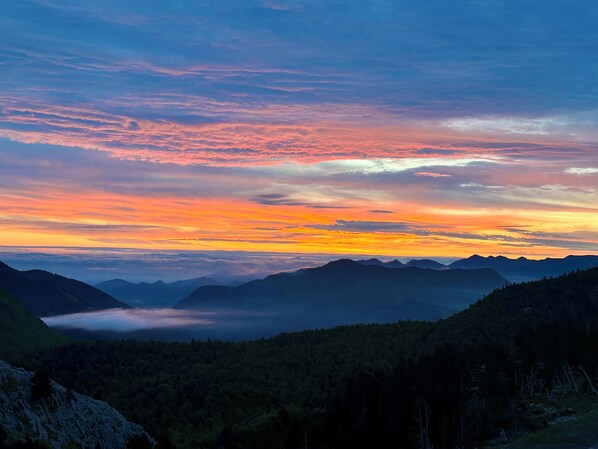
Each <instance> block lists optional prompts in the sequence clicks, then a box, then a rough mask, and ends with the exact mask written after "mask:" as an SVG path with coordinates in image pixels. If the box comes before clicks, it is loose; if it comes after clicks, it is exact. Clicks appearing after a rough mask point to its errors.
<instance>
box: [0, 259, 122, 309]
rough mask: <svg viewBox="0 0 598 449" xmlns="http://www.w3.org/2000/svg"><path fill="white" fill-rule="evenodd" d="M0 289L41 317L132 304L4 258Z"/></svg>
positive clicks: (0, 274) (0, 275)
mask: <svg viewBox="0 0 598 449" xmlns="http://www.w3.org/2000/svg"><path fill="white" fill-rule="evenodd" d="M0 289H2V290H4V291H5V292H6V293H8V294H9V295H10V296H12V297H13V298H15V299H17V300H18V301H19V302H20V303H21V304H23V305H24V306H25V308H26V309H27V310H28V311H29V312H30V313H32V314H33V315H35V316H38V317H40V316H49V315H61V314H66V313H75V312H85V311H90V310H100V309H113V308H128V307H129V306H128V305H127V304H124V303H122V302H120V301H117V300H116V299H114V298H113V297H112V296H110V295H107V294H106V293H104V292H102V291H100V290H98V289H97V288H94V287H92V286H91V285H87V284H85V283H83V282H80V281H76V280H74V279H69V278H65V277H62V276H59V275H57V274H52V273H48V272H47V271H42V270H31V271H18V270H15V269H14V268H11V267H9V266H8V265H6V264H4V263H2V262H0Z"/></svg>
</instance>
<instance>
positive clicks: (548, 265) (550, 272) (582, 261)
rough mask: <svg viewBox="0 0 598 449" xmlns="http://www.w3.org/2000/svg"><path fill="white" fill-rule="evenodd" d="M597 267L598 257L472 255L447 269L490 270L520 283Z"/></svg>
mask: <svg viewBox="0 0 598 449" xmlns="http://www.w3.org/2000/svg"><path fill="white" fill-rule="evenodd" d="M593 267H598V256H567V257H565V258H563V259H553V258H547V259H543V260H531V259H526V258H525V257H519V258H517V259H509V258H508V257H504V256H496V257H495V256H489V257H482V256H479V255H477V254H474V255H473V256H471V257H468V258H467V259H461V260H458V261H456V262H453V263H451V264H450V265H449V268H462V269H467V270H469V269H473V268H491V269H493V270H494V271H496V272H497V273H500V274H501V275H502V276H504V277H505V278H507V279H509V281H514V282H520V281H529V280H535V279H541V278H543V277H555V276H560V275H562V274H565V273H569V272H571V271H575V270H585V269H588V268H593Z"/></svg>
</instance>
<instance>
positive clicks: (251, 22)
mask: <svg viewBox="0 0 598 449" xmlns="http://www.w3.org/2000/svg"><path fill="white" fill-rule="evenodd" d="M596 54H598V6H597V5H596V4H595V2H590V1H579V2H573V3H572V2H565V1H545V2H537V1H486V2H479V1H478V2H474V1H457V2H446V1H439V0H438V1H427V2H415V1H349V2H347V1H322V0H318V1H303V2H302V1H294V2H290V1H289V2H283V1H251V0H245V1H226V2H222V1H168V2H165V1H143V2H141V1H136V2H135V1H131V2H120V1H102V2H90V1H52V0H43V1H26V0H25V1H16V2H3V3H1V4H0V68H1V74H0V138H1V140H0V162H1V165H0V176H1V178H0V206H1V207H2V208H3V209H4V210H5V211H6V212H5V214H4V216H3V217H2V230H0V245H7V246H11V245H19V246H27V245H33V246H35V245H46V246H47V245H51V244H53V243H54V244H57V245H62V246H71V245H72V246H90V247H93V246H101V245H108V246H120V247H129V246H133V247H136V248H154V247H160V248H170V249H172V248H176V249H185V248H187V249H194V250H195V249H209V250H226V249H234V250H249V251H292V252H309V253H316V252H322V253H372V254H389V255H390V254H391V253H392V254H399V255H400V254H414V253H415V250H417V251H420V252H421V255H444V256H464V255H467V254H469V253H471V252H474V251H477V252H481V253H485V254H490V253H498V252H502V253H508V254H526V255H530V256H546V255H562V254H565V253H568V252H578V253H579V252H593V251H594V252H595V251H596V250H597V249H598V224H597V223H598V216H597V213H598V212H597V209H596V205H597V204H598V194H597V190H598V153H597V151H598V148H597V142H598V135H597V132H596V129H598V127H597V125H598V123H597V121H598V112H597V111H598V86H597V81H596V80H598V62H596ZM77 195H78V197H77ZM32 198H33V199H34V200H35V201H33V202H32V204H31V205H27V206H25V204H27V201H28V200H30V199H32ZM86 198H87V199H89V198H92V199H93V204H94V206H95V210H92V208H91V207H89V206H86V205H85V204H86ZM87 203H89V201H87ZM150 206H151V207H150ZM200 209H201V210H202V211H209V212H210V213H202V214H199V213H198V214H193V213H189V211H190V210H200ZM374 211H377V212H374ZM380 211H383V212H380ZM94 214H95V216H94ZM339 223H345V225H339ZM347 223H350V225H347ZM422 229H423V230H424V231H422ZM517 229H519V230H520V231H517ZM391 230H392V232H391ZM224 231H226V233H227V234H226V236H224V235H223V232H224ZM275 242H278V243H275Z"/></svg>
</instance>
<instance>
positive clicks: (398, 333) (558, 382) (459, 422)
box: [28, 262, 598, 449]
mask: <svg viewBox="0 0 598 449" xmlns="http://www.w3.org/2000/svg"><path fill="white" fill-rule="evenodd" d="M343 265H347V266H348V265H349V264H347V263H345V262H343V263H340V264H338V263H332V266H331V267H328V268H327V269H329V270H331V271H340V269H341V268H342V266H343ZM323 268H324V267H323ZM371 269H376V270H377V271H380V270H390V271H392V270H393V269H385V268H383V267H375V266H374V267H371ZM315 270H317V271H315V274H314V273H311V274H310V276H315V275H316V274H318V273H319V274H318V275H321V276H324V274H322V270H318V269H315ZM404 270H410V269H404ZM396 271H397V272H400V271H401V270H396ZM355 272H357V270H355ZM442 272H444V273H450V270H444V271H442ZM293 275H295V276H297V277H301V276H302V275H304V273H303V274H302V272H299V273H296V274H293V273H288V274H285V276H283V277H287V278H289V277H292V276H293ZM308 285H309V284H308ZM597 329H598V268H594V269H589V270H585V271H580V272H575V273H572V274H568V275H564V276H561V277H559V278H554V279H545V280H539V281H535V282H529V283H521V284H511V285H508V286H506V287H504V288H502V289H498V290H496V291H494V292H492V293H491V294H489V295H487V296H486V297H485V298H484V299H482V300H480V301H478V302H476V303H475V304H474V305H472V306H471V307H469V308H468V309H467V310H465V311H463V312H460V313H458V314H456V315H454V316H452V317H450V318H448V319H446V320H442V321H440V322H437V323H425V322H399V323H393V324H371V325H356V326H343V327H336V328H334V329H326V330H312V331H304V332H299V333H285V334H281V335H278V336H276V337H273V338H270V339H260V340H256V341H249V342H243V343H230V342H219V341H214V340H211V341H204V342H200V341H195V342H193V343H190V344H180V343H178V344H164V343H158V342H146V343H142V342H138V341H119V342H107V341H105V342H96V343H94V344H93V345H82V344H72V345H68V346H65V347H62V348H58V349H53V350H51V351H47V352H44V353H42V354H40V356H39V358H37V359H29V360H28V365H29V366H34V365H35V364H36V363H39V362H40V361H42V362H43V363H45V364H46V365H47V366H48V368H49V369H50V370H51V371H52V372H53V373H55V375H56V376H57V379H59V380H60V381H61V382H63V383H67V382H68V385H69V386H71V387H72V388H74V389H76V390H77V391H81V392H83V393H85V394H89V395H95V396H97V397H99V398H110V400H111V401H112V402H111V403H112V404H114V406H116V407H117V408H119V409H120V410H121V411H123V412H125V414H126V415H127V416H130V415H135V416H140V423H141V424H142V425H144V427H145V428H146V429H147V430H148V431H150V433H152V432H153V429H156V430H159V431H161V432H166V433H167V435H168V436H169V437H171V438H172V439H173V443H174V444H176V447H180V448H182V449H187V448H189V449H190V448H195V447H206V448H214V449H215V448H221V447H246V448H279V447H305V445H306V441H307V445H308V447H319V448H347V449H361V448H364V447H376V448H382V449H385V448H389V449H390V448H397V447H404V448H412V447H439V448H440V447H462V448H476V447H478V448H480V447H509V448H513V449H515V448H524V447H525V448H528V447H533V448H590V447H594V446H595V445H596V442H597V441H598V432H597V428H596V420H597V419H598V397H597V396H596V394H595V391H596V381H595V379H596V376H597V375H598V364H597V363H596V353H597V352H596V351H598V333H597ZM107 361H108V362H107ZM112 361H118V362H117V363H112ZM81 366H85V367H86V369H85V370H81V369H80V367H81ZM166 411H167V412H168V413H166ZM205 423H209V425H206V424H205ZM423 433H425V435H426V438H425V439H424V442H425V443H426V444H421V442H422V434H423ZM518 438H523V440H518ZM428 440H429V441H428ZM490 443H491V444H490ZM507 443H508V444H507Z"/></svg>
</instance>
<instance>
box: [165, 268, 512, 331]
mask: <svg viewBox="0 0 598 449" xmlns="http://www.w3.org/2000/svg"><path fill="white" fill-rule="evenodd" d="M505 283H506V280H505V279H504V278H503V277H502V276H500V275H498V274H497V273H495V272H494V271H492V270H487V269H485V270H444V271H439V270H431V269H422V268H415V267H407V268H387V267H383V266H378V265H363V264H362V263H358V262H354V261H351V260H347V259H344V260H338V261H335V262H330V263H328V264H326V265H324V266H322V267H318V268H308V269H303V270H299V271H296V272H291V273H279V274H275V275H272V276H268V277H267V278H265V279H263V280H257V281H251V282H247V283H245V284H242V285H240V286H237V287H226V286H206V287H200V288H198V289H197V290H195V291H194V292H193V293H191V294H190V295H189V296H188V297H186V298H185V299H184V300H182V301H181V302H179V303H178V304H177V305H176V306H175V307H177V308H181V309H193V308H218V309H224V308H234V309H248V310H268V311H277V312H281V313H284V312H288V313H292V315H293V316H294V317H296V318H297V317H299V316H304V317H319V318H322V319H328V320H332V324H342V323H354V322H385V321H386V322H388V321H396V320H399V319H421V320H436V319H439V318H443V317H446V316H448V315H449V314H450V311H451V310H452V311H454V310H459V309H462V308H464V307H466V306H467V305H469V304H471V303H472V302H473V301H475V300H476V299H479V298H480V297H482V296H483V295H485V294H487V293H488V292H490V291H492V290H494V289H495V288H498V287H501V286H503V285H504V284H505ZM317 324H319V325H321V326H324V325H327V324H328V323H326V322H322V323H317Z"/></svg>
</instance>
